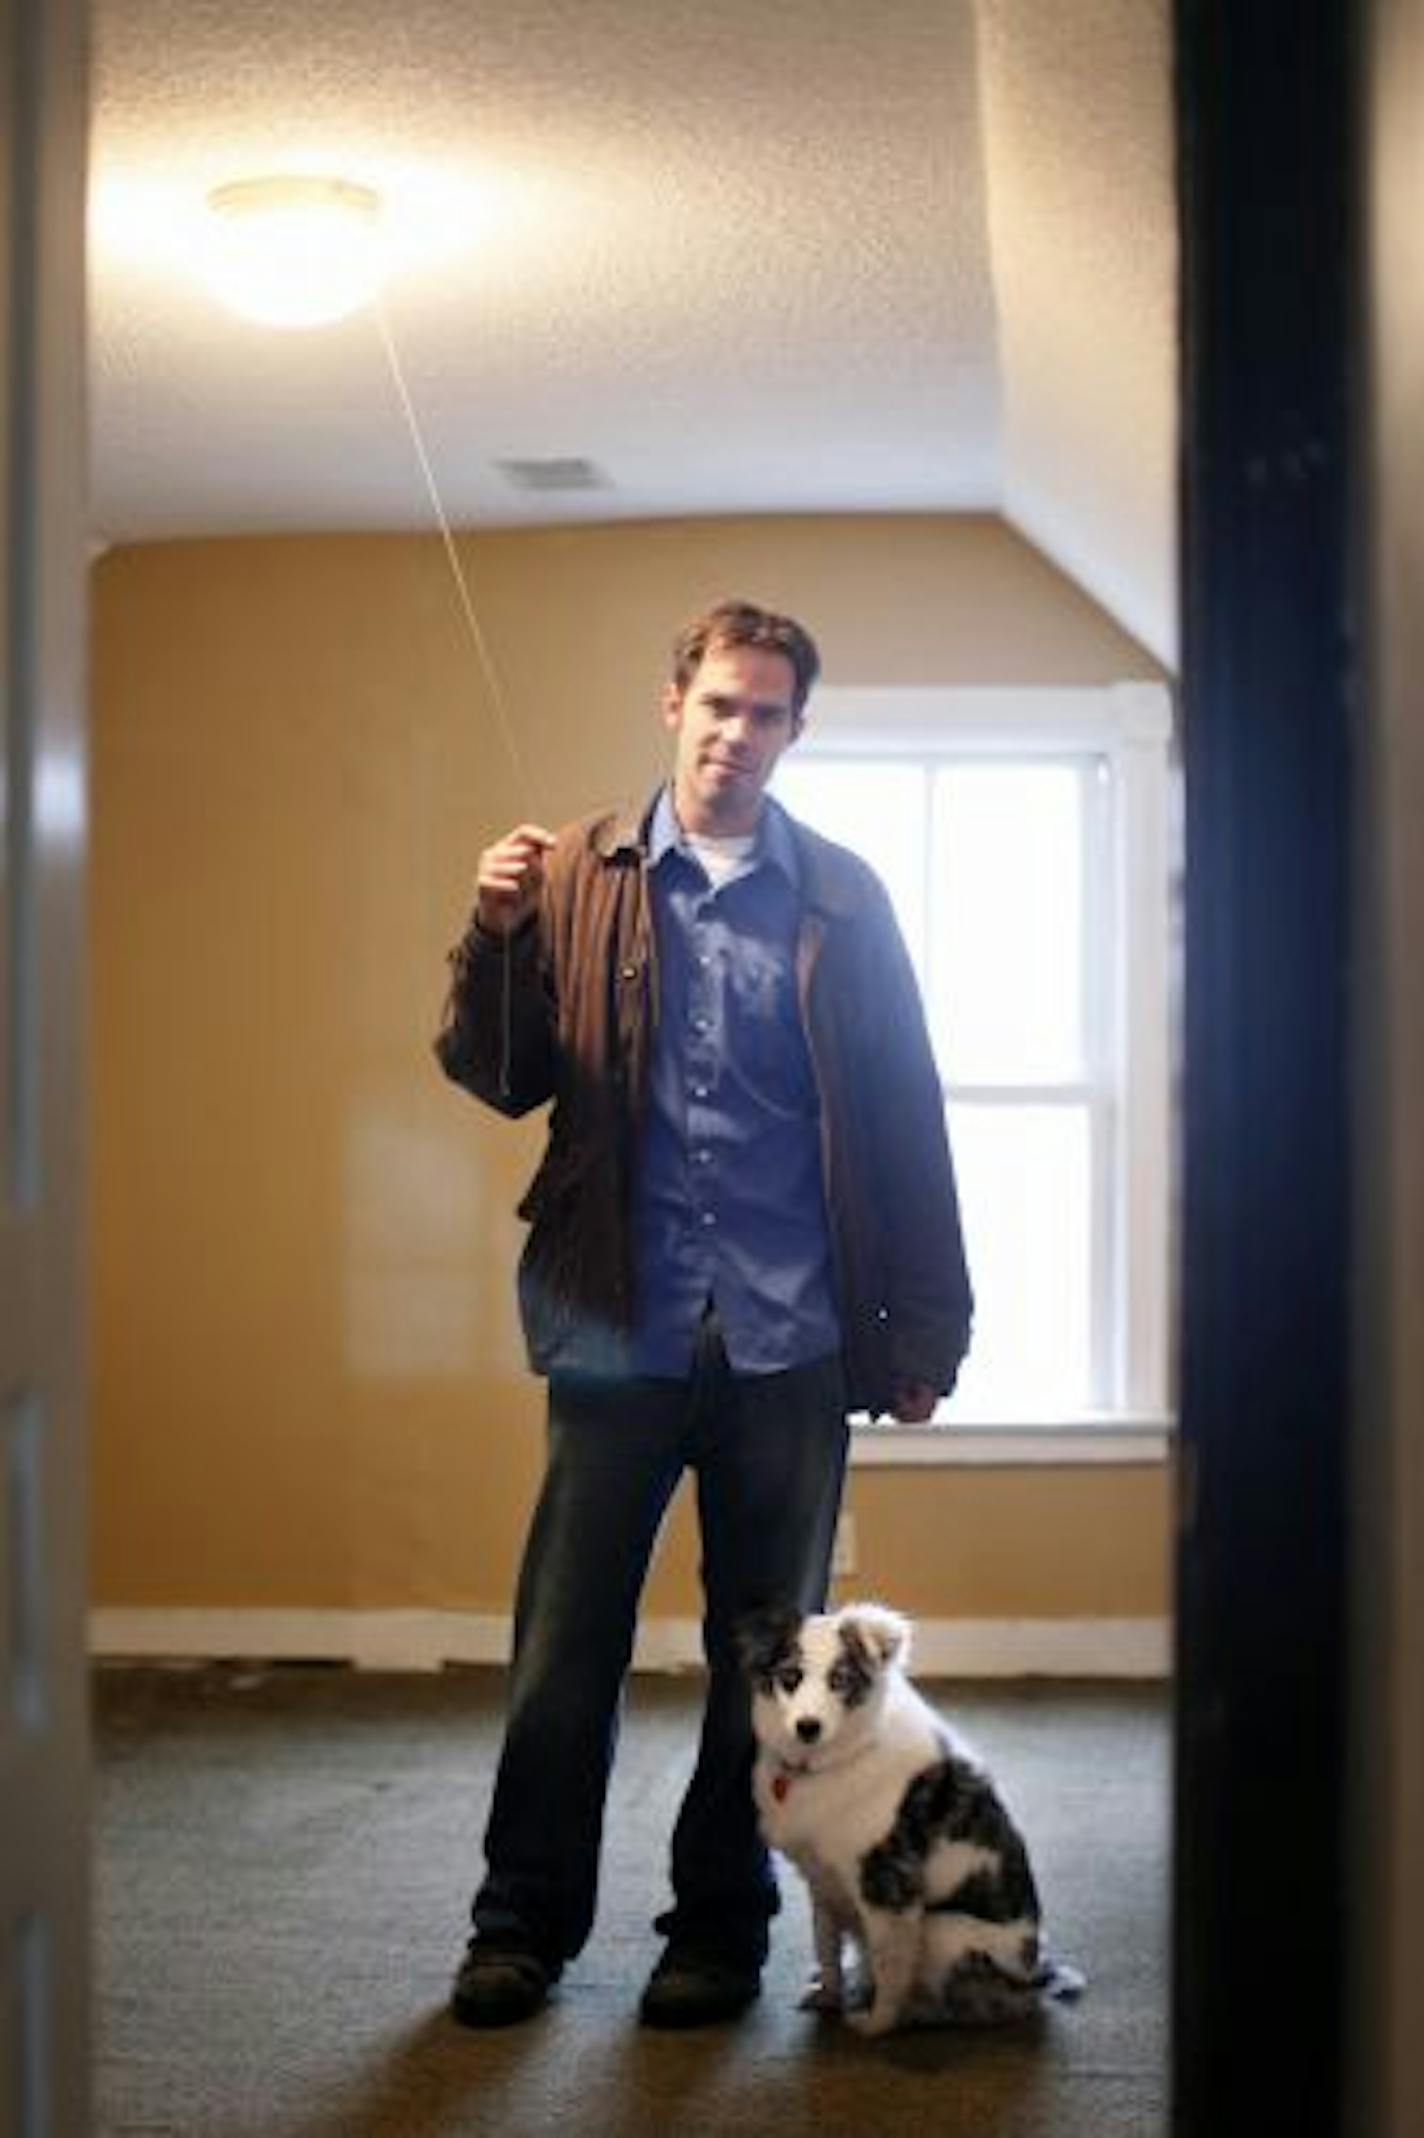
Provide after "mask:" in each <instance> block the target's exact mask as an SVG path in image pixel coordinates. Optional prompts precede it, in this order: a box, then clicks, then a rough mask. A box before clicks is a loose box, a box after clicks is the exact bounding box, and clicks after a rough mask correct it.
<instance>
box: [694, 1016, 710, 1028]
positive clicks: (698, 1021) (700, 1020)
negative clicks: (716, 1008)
mask: <svg viewBox="0 0 1424 2138" xmlns="http://www.w3.org/2000/svg"><path fill="white" fill-rule="evenodd" d="M692 1029H693V1031H694V1032H710V1031H711V1029H712V1020H711V1018H710V1017H694V1018H693V1020H692Z"/></svg>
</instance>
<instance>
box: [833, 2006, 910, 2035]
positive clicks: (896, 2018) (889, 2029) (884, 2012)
mask: <svg viewBox="0 0 1424 2138" xmlns="http://www.w3.org/2000/svg"><path fill="white" fill-rule="evenodd" d="M899 2022H900V2015H899V2013H898V2012H897V2011H896V2010H895V2009H894V2007H893V2006H892V2005H888V2004H881V2003H875V2004H868V2005H862V2006H861V2007H860V2009H859V2010H858V2011H854V2012H847V2013H846V2015H845V2023H846V2025H847V2026H848V2027H854V2028H855V2031H856V2033H857V2034H860V2035H863V2036H864V2037H865V2039H866V2040H867V2041H873V2040H874V2039H875V2038H876V2036H877V2035H880V2034H891V2033H893V2032H894V2030H895V2028H896V2027H897V2026H898V2025H899Z"/></svg>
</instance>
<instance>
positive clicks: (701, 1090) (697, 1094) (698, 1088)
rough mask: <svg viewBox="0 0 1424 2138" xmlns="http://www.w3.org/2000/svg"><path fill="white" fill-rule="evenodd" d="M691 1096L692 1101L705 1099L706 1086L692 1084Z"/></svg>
mask: <svg viewBox="0 0 1424 2138" xmlns="http://www.w3.org/2000/svg"><path fill="white" fill-rule="evenodd" d="M692 1096H693V1098H694V1099H705V1098H706V1097H707V1096H708V1089H707V1086H706V1085H705V1084H694V1085H693V1087H692Z"/></svg>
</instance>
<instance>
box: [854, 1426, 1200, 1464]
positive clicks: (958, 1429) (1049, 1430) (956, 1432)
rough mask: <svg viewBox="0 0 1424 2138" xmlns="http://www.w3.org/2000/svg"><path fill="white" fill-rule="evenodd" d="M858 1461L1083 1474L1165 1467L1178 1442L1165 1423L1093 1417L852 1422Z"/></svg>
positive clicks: (1173, 1427) (865, 1462)
mask: <svg viewBox="0 0 1424 2138" xmlns="http://www.w3.org/2000/svg"><path fill="white" fill-rule="evenodd" d="M852 1424H853V1426H854V1428H855V1429H854V1431H853V1433H852V1435H851V1454H850V1459H851V1463H852V1465H853V1466H854V1468H856V1469H858V1470H875V1469H923V1468H938V1467H946V1468H956V1467H974V1466H978V1467H981V1468H982V1467H989V1466H992V1467H996V1468H1001V1469H1019V1468H1033V1467H1043V1468H1052V1469H1063V1468H1078V1467H1081V1466H1083V1465H1092V1464H1103V1463H1116V1464H1119V1465H1132V1466H1139V1467H1140V1466H1143V1465H1150V1466H1153V1467H1155V1466H1156V1465H1158V1464H1161V1463H1164V1462H1165V1461H1166V1460H1167V1458H1168V1456H1169V1454H1170V1452H1171V1447H1172V1442H1173V1440H1174V1438H1175V1435H1176V1427H1175V1423H1174V1421H1173V1420H1172V1419H1170V1418H1163V1417H1113V1418H1103V1417H1088V1418H1064V1419H1058V1420H1052V1421H1044V1420H1035V1421H1034V1422H1033V1423H1031V1424H1023V1423H1016V1422H1015V1421H1013V1420H1012V1419H1005V1420H1002V1421H996V1422H995V1423H994V1424H992V1425H988V1424H984V1423H982V1422H977V1421H974V1420H960V1419H957V1418H948V1417H947V1418H943V1419H939V1420H936V1421H931V1422H930V1423H929V1424H927V1425H895V1424H876V1425H872V1424H871V1423H870V1421H869V1420H868V1419H867V1418H865V1417H864V1416H863V1415H862V1416H861V1417H859V1418H855V1419H853V1420H852Z"/></svg>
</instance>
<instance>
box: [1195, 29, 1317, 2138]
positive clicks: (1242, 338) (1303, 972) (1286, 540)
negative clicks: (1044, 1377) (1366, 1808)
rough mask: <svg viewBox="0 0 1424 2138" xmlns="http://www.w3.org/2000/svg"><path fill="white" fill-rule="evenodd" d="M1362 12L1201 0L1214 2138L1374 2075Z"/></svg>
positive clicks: (1200, 1400) (1204, 1740)
mask: <svg viewBox="0 0 1424 2138" xmlns="http://www.w3.org/2000/svg"><path fill="white" fill-rule="evenodd" d="M1357 12H1358V11H1357V9H1356V8H1354V7H1352V6H1351V5H1350V4H1349V0H1177V7H1176V70H1177V72H1176V95H1177V126H1178V157H1179V181H1180V182H1179V203H1180V221H1181V236H1182V263H1183V264H1182V281H1181V294H1182V415H1183V438H1184V447H1183V459H1182V492H1181V530H1182V596H1183V658H1182V720H1183V750H1184V766H1185V792H1186V803H1185V810H1186V815H1185V826H1186V830H1185V840H1186V885H1187V889H1186V976H1185V1012H1184V1021H1185V1031H1184V1057H1185V1076H1184V1088H1185V1100H1184V1124H1185V1126H1184V1152H1183V1179H1184V1187H1183V1247H1182V1271H1181V1275H1182V1323H1181V1338H1182V1385H1181V1480H1180V1496H1179V1527H1178V1561H1177V1636H1176V1638H1177V1654H1176V1687H1177V1691H1176V1699H1177V1731H1176V1747H1175V1754H1174V1757H1175V1805H1174V1823H1175V1857H1174V1893H1173V1919H1174V1920H1173V1941H1174V1955H1173V1957H1174V1975H1173V1979H1174V1988H1173V2014H1172V2041H1173V2063H1174V2070H1173V2123H1172V2127H1173V2130H1174V2131H1175V2132H1178V2133H1183V2134H1187V2133H1190V2134H1191V2138H1234V2134H1235V2133H1237V2132H1241V2133H1247V2132H1249V2133H1250V2134H1251V2138H1273V2134H1276V2133H1279V2134H1280V2138H1328V2134H1330V2133H1333V2132H1335V2131H1337V2130H1338V2129H1339V2128H1340V2127H1341V2125H1340V2122H1339V2118H1340V2116H1341V2114H1342V2112H1343V2100H1344V2071H1345V2053H1346V2043H1345V2033H1344V1995H1345V1955H1346V1944H1345V1941H1346V1933H1347V1922H1346V1892H1347V1862H1346V1830H1347V1814H1346V1789H1347V1781H1348V1776H1347V1736H1348V1733H1347V1727H1346V1723H1347V1703H1348V1695H1349V1686H1348V1677H1349V1673H1348V1667H1347V1664H1348V1643H1347V1611H1348V1593H1347V1588H1348V1550H1349V1536H1348V1532H1347V1522H1348V1507H1349V1493H1348V1489H1347V1487H1348V1467H1349V1460H1350V1451H1349V1416H1350V1373H1351V1342H1350V1317H1351V1299H1350V1278H1351V1268H1352V1259H1351V1226H1352V1215H1353V1212H1352V1173H1351V1166H1352V1155H1351V1137H1350V1129H1351V1120H1350V1115H1351V1103H1352V1088H1353V1087H1352V1063H1351V1055H1350V1049H1351V1028H1352V1019H1353V1015H1354V1010H1355V1006H1356V1005H1355V999H1354V990H1355V976H1354V971H1353V967H1352V927H1353V916H1352V877H1353V869H1354V840H1353V815H1352V811H1353V801H1352V774H1353V762H1352V749H1353V743H1354V739H1355V738H1354V725H1353V724H1354V720H1355V716H1356V691H1357V676H1356V643H1355V638H1356V634H1355V616H1356V592H1357V589H1356V583H1355V581H1356V573H1355V544H1354V542H1353V539H1352V526H1353V523H1354V513H1355V471H1354V469H1353V467H1352V453H1353V451H1354V449H1355V443H1356V436H1357V429H1358V421H1359V402H1358V394H1357V365H1356V356H1355V349H1354V345H1353V336H1354V332H1355V321H1356V319H1357V316H1358V307H1357V302H1356V291H1355V275H1356V272H1357V265H1356V263H1357V261H1358V257H1359V244H1358V241H1359V235H1360V231H1359V213H1360V210H1359V200H1358V183H1357V157H1356V140H1355V112H1356V65H1355V28H1356V16H1357ZM1256 2060H1260V2061H1261V2063H1262V2065H1263V2068H1262V2069H1261V2070H1260V2071H1259V2072H1258V2077H1259V2079H1260V2082H1261V2083H1260V2084H1259V2085H1258V2086H1251V2085H1248V2084H1247V2078H1248V2075H1249V2072H1250V2069H1251V2066H1252V2063H1253V2062H1254V2061H1256ZM1253 2095H1255V2096H1256V2097H1257V2098H1256V2099H1254V2100H1253V2098H1252V2096H1253ZM1262 2100H1264V2104H1265V2105H1264V2106H1263V2105H1261V2103H1262Z"/></svg>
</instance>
